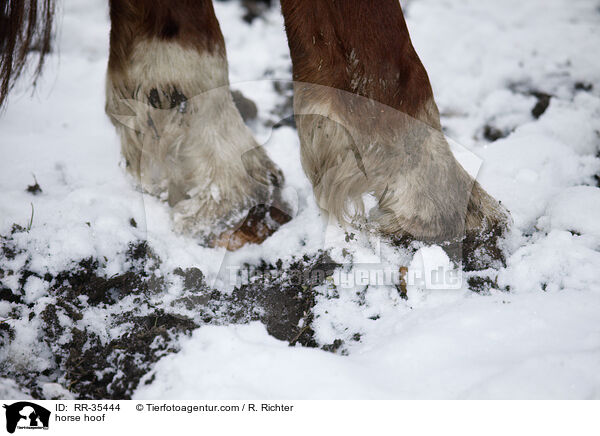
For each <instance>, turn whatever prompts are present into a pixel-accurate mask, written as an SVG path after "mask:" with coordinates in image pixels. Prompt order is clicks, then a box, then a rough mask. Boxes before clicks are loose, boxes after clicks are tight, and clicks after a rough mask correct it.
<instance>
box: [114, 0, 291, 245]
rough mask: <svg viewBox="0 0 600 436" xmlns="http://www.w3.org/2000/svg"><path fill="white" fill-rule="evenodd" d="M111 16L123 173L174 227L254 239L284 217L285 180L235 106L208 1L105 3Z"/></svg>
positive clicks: (213, 241) (223, 241)
mask: <svg viewBox="0 0 600 436" xmlns="http://www.w3.org/2000/svg"><path fill="white" fill-rule="evenodd" d="M110 16H111V36H110V58H109V65H108V76H107V103H106V112H107V114H108V115H109V116H110V117H111V120H112V121H113V124H114V125H115V126H116V128H117V131H118V132H119V135H120V137H121V145H122V153H123V156H124V157H125V160H126V164H127V168H128V171H129V172H130V173H131V174H132V175H133V176H134V177H135V178H136V179H137V181H138V182H139V183H140V184H141V186H142V187H143V188H144V189H145V190H146V191H147V192H150V193H152V194H155V195H159V196H163V197H165V198H166V199H168V202H169V204H170V205H171V207H172V216H173V222H174V226H175V229H176V230H178V231H180V232H182V233H184V234H188V235H192V236H196V237H200V238H202V239H203V240H204V241H205V242H206V243H207V244H209V245H212V246H215V245H218V246H221V245H224V246H229V248H231V249H235V248H238V247H239V246H241V245H243V244H244V243H246V242H261V241H262V240H263V239H264V238H266V237H267V236H268V235H269V234H270V233H271V232H272V231H274V229H275V228H276V227H277V225H278V224H279V223H281V222H284V221H285V220H286V219H287V217H286V216H285V214H283V213H281V212H280V211H278V210H276V209H277V207H278V208H281V207H282V206H281V205H277V204H276V203H277V202H278V198H277V192H278V187H280V186H281V184H282V183H283V176H282V174H281V171H280V170H279V169H278V168H277V167H276V165H275V164H274V163H273V162H272V161H271V160H270V159H269V158H268V157H267V155H266V153H265V152H264V150H263V149H262V148H261V147H259V145H258V144H257V143H256V142H255V140H254V138H253V137H252V134H251V133H250V131H249V129H248V128H247V127H246V126H245V125H244V123H243V120H242V118H241V116H240V114H239V112H238V110H237V108H236V107H235V105H234V103H233V100H232V97H231V93H230V91H229V87H228V86H229V82H228V67H227V59H226V53H225V44H224V40H223V35H222V34H221V30H220V28H219V23H218V21H217V18H216V17H215V14H214V10H213V6H212V3H211V1H210V0H197V1H187V0H171V1H168V2H155V1H150V0H112V1H111V2H110ZM272 218H273V219H272ZM242 223H244V224H243V225H242Z"/></svg>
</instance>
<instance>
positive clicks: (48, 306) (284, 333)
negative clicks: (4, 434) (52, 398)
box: [0, 226, 341, 399]
mask: <svg viewBox="0 0 600 436" xmlns="http://www.w3.org/2000/svg"><path fill="white" fill-rule="evenodd" d="M25 231H26V230H25V229H23V228H22V227H18V226H15V227H14V228H13V231H12V233H11V234H10V235H8V236H0V249H1V251H0V301H5V302H9V303H12V304H13V310H12V313H11V317H10V319H8V320H4V321H3V322H0V344H1V345H2V346H3V347H6V346H9V345H10V344H11V342H13V341H14V340H15V328H16V327H15V320H18V319H27V320H28V321H29V323H30V324H31V325H38V328H37V334H38V337H39V340H40V341H43V343H45V345H46V346H47V349H48V350H50V352H51V354H52V356H53V359H54V362H52V363H53V366H52V367H50V368H48V369H46V370H44V371H36V370H23V369H22V368H20V369H19V370H17V369H16V366H15V364H14V362H10V361H4V362H0V376H5V377H10V378H12V379H16V381H17V383H18V384H19V385H20V386H21V387H22V389H24V390H25V391H27V392H29V393H30V394H31V395H33V396H34V397H36V398H43V393H42V388H41V384H42V383H44V382H55V383H59V384H61V385H62V386H64V387H65V388H66V389H68V390H69V391H70V392H71V393H73V394H74V395H75V396H76V397H77V398H81V399H99V398H106V399H124V398H130V396H131V394H132V393H133V391H134V390H135V388H136V386H137V385H138V383H139V381H140V379H141V377H142V376H143V375H144V374H146V373H147V372H148V371H149V370H150V369H151V366H152V364H153V363H155V362H156V361H157V360H158V359H160V358H161V357H163V356H164V355H165V354H167V353H172V352H176V351H177V350H178V348H177V344H178V338H179V337H180V335H187V334H190V332H191V331H192V330H194V329H195V328H198V327H200V326H202V325H204V324H217V325H222V324H232V323H247V322H250V321H261V322H263V323H264V324H265V326H266V328H267V331H268V332H269V333H270V334H271V335H273V336H274V337H276V338H278V339H281V340H285V341H288V342H289V343H290V344H292V345H293V344H301V345H303V346H308V347H316V346H318V344H317V343H316V341H315V340H314V331H313V330H312V327H311V323H312V321H313V315H312V308H313V307H314V304H315V291H314V288H315V287H316V286H319V285H321V284H323V283H324V281H325V280H326V278H327V277H328V276H330V275H331V274H332V272H333V270H334V269H335V268H336V266H337V265H336V264H334V263H333V262H332V261H331V259H330V258H329V257H328V256H327V254H326V253H323V252H319V253H315V254H314V255H311V256H304V257H302V258H300V259H295V260H293V261H292V262H288V263H284V262H283V261H281V260H280V261H278V262H276V264H274V265H271V264H266V263H262V264H260V265H259V266H249V265H246V267H245V268H242V270H243V271H245V273H246V274H247V278H248V280H246V281H244V283H242V284H241V285H239V286H238V287H236V288H235V289H234V290H233V292H231V293H222V292H220V291H218V290H215V289H211V288H209V287H208V286H207V284H206V282H205V278H204V275H203V274H202V272H201V271H200V270H199V269H197V268H189V269H185V270H183V269H180V268H178V269H175V270H174V271H172V272H171V275H170V276H164V275H163V274H162V273H161V272H160V265H161V261H160V259H159V258H158V257H157V256H156V255H155V254H154V253H153V251H152V250H151V248H150V247H149V246H148V244H147V243H146V242H144V241H140V242H138V243H136V244H131V245H130V246H129V247H128V249H127V251H126V253H124V254H125V256H126V263H127V264H128V265H129V267H128V268H127V269H126V270H125V271H124V272H123V273H121V274H118V275H115V276H111V277H106V276H104V275H103V273H102V267H103V261H102V260H100V259H95V258H87V259H82V260H81V261H79V262H77V263H75V264H74V266H73V268H71V269H69V270H66V271H61V272H59V273H57V274H44V275H43V276H42V277H41V276H40V275H39V274H37V273H34V272H32V271H30V270H29V267H30V265H29V260H28V259H25V261H24V262H23V264H22V267H21V268H19V270H18V271H13V270H9V269H6V268H4V267H3V266H4V265H6V264H7V263H8V262H9V260H11V259H15V258H16V257H17V256H24V257H27V254H26V252H25V251H24V250H21V249H19V248H18V247H17V246H16V244H15V243H14V240H13V236H14V235H15V233H21V232H25ZM2 268H4V269H2ZM31 276H35V277H37V278H39V279H41V280H43V281H44V282H45V283H46V284H47V287H48V289H47V297H49V298H47V300H48V302H47V303H45V304H43V303H39V302H38V303H36V305H34V304H26V303H25V290H24V285H25V283H26V282H27V280H28V278H29V277H31ZM14 277H17V278H18V280H17V283H19V286H18V287H17V288H16V289H11V288H10V287H9V286H8V285H5V282H6V283H9V282H10V283H14V280H13V281H12V282H11V281H10V280H9V278H14ZM174 277H178V278H180V280H181V283H182V285H183V292H182V294H181V297H180V298H177V299H176V300H174V301H172V303H171V304H170V305H168V306H167V305H162V306H161V305H159V304H153V303H151V302H152V301H155V300H153V298H152V297H153V296H156V295H160V293H163V292H166V288H167V286H168V285H169V283H168V280H169V279H172V278H174ZM34 306H35V307H34ZM178 309H185V310H187V311H193V313H195V314H197V316H194V317H193V319H192V317H188V316H184V315H181V312H182V311H181V310H178ZM90 313H95V314H98V313H102V314H103V316H104V318H105V326H104V331H98V329H97V327H96V326H92V325H89V324H86V323H85V322H83V321H82V320H83V319H84V317H86V315H89V314H90ZM340 346H341V343H337V344H336V343H334V344H330V345H325V346H323V347H322V348H323V349H327V350H330V351H336V350H337V349H339V347H340ZM9 360H10V359H9Z"/></svg>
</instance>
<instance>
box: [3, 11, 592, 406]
mask: <svg viewBox="0 0 600 436" xmlns="http://www.w3.org/2000/svg"><path fill="white" fill-rule="evenodd" d="M402 3H403V5H404V7H405V16H406V19H407V23H408V26H409V29H410V32H411V36H412V40H413V44H414V45H415V48H416V50H417V52H418V53H419V55H420V57H421V59H422V61H423V63H424V65H425V67H426V68H427V71H428V73H429V76H430V79H431V81H432V85H433V88H434V93H435V96H436V101H437V103H438V106H439V108H440V112H441V114H442V124H443V126H444V129H445V133H446V134H447V135H448V137H449V138H450V139H451V140H453V143H455V144H456V146H455V147H453V150H454V151H455V152H456V154H457V156H458V158H459V160H460V161H461V162H464V163H465V166H467V165H469V162H471V163H474V166H473V168H475V169H477V168H479V172H478V174H477V179H478V180H479V182H480V183H481V184H482V185H483V187H484V188H485V189H486V190H487V191H488V192H489V193H490V194H492V195H493V196H494V197H495V198H497V199H498V200H500V201H501V202H502V204H504V205H505V206H506V207H507V208H508V210H510V212H511V216H512V219H513V221H514V223H513V226H512V230H511V232H510V233H509V234H508V235H507V236H506V238H505V240H504V246H505V248H506V252H507V265H506V267H503V268H500V269H498V270H497V271H493V272H492V275H493V277H494V279H495V286H494V287H492V288H491V289H490V290H489V291H487V292H483V293H476V292H473V290H471V289H469V286H468V284H467V281H466V279H465V277H464V275H463V274H462V273H461V272H460V271H458V270H457V269H456V266H455V265H454V264H453V263H452V261H451V260H450V259H449V258H448V257H447V255H446V254H445V252H444V251H443V250H442V249H441V248H440V247H437V246H429V247H427V246H424V247H421V248H420V249H418V250H417V251H416V252H415V251H408V250H403V249H401V248H395V247H391V246H389V245H388V244H386V243H385V242H382V241H374V240H372V238H371V237H369V236H366V235H362V236H360V235H359V236H358V237H357V238H358V239H356V240H354V241H352V240H350V241H349V240H348V238H347V233H346V232H345V231H344V230H343V229H341V228H339V227H338V226H337V225H336V224H335V223H328V222H326V221H324V218H323V217H322V216H321V215H322V214H321V212H320V210H319V208H318V207H317V205H316V203H315V201H314V199H313V197H312V188H311V186H310V183H309V182H308V180H307V179H306V177H305V175H304V173H303V171H302V168H301V166H300V160H299V141H298V138H297V135H296V132H295V130H294V128H293V127H291V126H289V125H287V124H285V123H284V124H283V125H282V126H277V127H276V128H274V127H273V125H274V124H276V123H277V122H279V121H280V120H281V119H282V118H285V117H287V116H290V115H291V113H290V111H289V106H285V102H286V98H287V97H288V94H289V91H288V90H286V89H284V90H283V91H281V90H278V89H277V87H276V86H274V82H273V81H275V80H276V81H278V83H280V84H283V86H284V88H285V86H286V84H289V81H290V80H291V72H290V68H291V62H290V59H289V54H288V48H287V42H286V39H285V33H284V30H283V19H282V17H281V14H280V12H279V11H278V6H275V7H274V8H273V9H272V10H269V11H267V12H266V13H265V15H264V16H263V17H261V18H258V19H256V20H254V21H253V22H252V23H251V24H248V23H246V22H245V21H243V20H242V16H243V13H244V12H243V10H242V6H241V5H240V3H239V2H237V1H233V2H223V3H221V2H215V9H216V13H217V16H218V18H219V20H220V24H221V28H222V30H223V34H224V36H225V40H226V45H227V53H228V60H229V66H230V81H231V83H232V88H234V89H238V90H241V91H242V92H243V93H244V95H245V96H246V97H248V98H250V99H251V100H253V101H254V102H255V103H256V105H257V107H258V118H257V119H256V120H254V121H251V122H250V124H249V125H250V127H251V128H252V130H253V131H254V133H255V136H256V138H257V140H258V141H259V143H261V144H264V146H265V148H266V150H267V151H268V153H269V155H270V156H271V157H272V159H273V160H274V161H275V162H276V163H277V164H278V165H279V166H280V168H282V169H283V172H284V175H285V178H286V188H285V190H284V196H285V198H286V199H287V200H288V201H289V202H290V203H291V204H292V206H293V209H294V211H295V212H294V217H293V219H292V221H290V222H289V223H287V224H285V225H284V226H283V227H282V228H281V229H279V230H278V231H277V232H276V233H275V234H274V235H273V236H272V237H270V238H269V239H267V240H266V241H265V242H264V243H263V244H262V245H260V246H246V247H244V248H242V249H241V250H239V251H237V252H235V253H228V252H225V251H224V250H219V249H210V248H206V247H202V246H200V245H199V244H198V242H197V241H194V240H193V239H190V238H186V237H184V236H180V235H177V234H174V233H173V231H172V229H171V223H170V218H169V210H168V206H167V205H166V204H165V203H163V202H161V201H160V200H159V199H156V198H154V197H151V196H147V195H144V194H142V193H141V192H139V190H137V189H136V187H135V184H134V183H133V181H132V180H131V179H130V178H129V176H127V175H126V173H125V170H124V165H123V162H122V159H121V156H120V144H119V140H118V138H117V135H116V133H115V131H114V128H113V126H112V125H111V124H110V122H109V120H108V118H107V117H106V115H105V114H104V77H105V72H106V63H107V57H108V31H109V28H110V23H109V20H108V15H107V12H108V6H107V2H106V1H105V0H67V1H65V2H63V3H62V8H61V10H60V17H61V18H60V19H59V20H58V21H59V23H58V24H59V34H58V40H57V43H56V44H55V51H54V52H53V53H52V54H51V55H50V56H49V58H48V61H47V66H46V69H45V72H44V75H43V76H42V78H41V79H40V80H39V83H38V86H37V87H36V89H35V91H33V92H32V90H31V89H30V88H29V87H28V86H27V83H25V82H24V81H22V82H20V83H19V84H18V85H17V87H16V89H15V92H14V93H13V94H12V95H11V97H10V99H9V101H8V106H7V109H6V111H5V112H4V113H2V114H1V115H0V156H1V160H0V162H1V163H0V165H1V169H2V171H0V186H2V190H1V191H0V235H8V234H10V233H11V229H13V225H14V224H18V225H20V226H21V227H22V228H24V229H26V230H25V231H19V232H16V233H14V234H13V235H12V239H13V241H14V244H15V246H17V247H20V248H21V249H22V250H23V251H22V252H20V253H18V254H17V255H16V256H14V257H12V258H10V259H9V258H7V257H5V258H0V261H1V263H0V267H1V268H2V269H3V270H5V271H8V270H14V271H17V270H19V269H22V268H23V267H24V265H25V264H26V265H27V269H28V270H30V271H32V272H34V273H35V274H33V275H30V276H28V277H25V279H24V282H23V283H19V277H18V276H16V275H12V276H9V275H0V285H1V286H0V288H5V289H10V290H12V291H13V292H15V293H16V292H17V289H21V291H19V292H22V295H21V296H20V298H21V299H22V302H21V303H16V302H12V301H9V300H6V301H0V324H6V325H9V326H10V328H11V329H12V332H13V333H14V337H13V338H11V340H10V341H9V340H7V337H8V336H5V337H4V343H3V346H2V348H1V349H0V369H1V374H0V375H1V376H2V377H3V378H0V396H3V397H11V398H16V397H23V398H24V397H27V396H28V395H31V392H34V393H37V394H36V395H38V396H44V397H46V398H72V397H74V396H77V393H72V392H69V390H68V389H69V387H68V386H67V383H66V382H65V380H64V379H62V378H61V376H60V375H58V376H55V377H54V378H52V377H51V376H50V375H49V374H55V375H56V374H57V372H56V371H57V367H56V363H55V361H54V359H53V354H52V353H53V351H52V347H50V346H49V345H47V342H44V341H42V340H41V338H42V337H43V335H44V334H45V333H46V332H45V331H44V328H43V324H42V321H40V317H39V316H38V315H40V314H41V313H42V312H43V311H44V310H45V309H46V308H47V306H48V305H52V304H54V302H55V301H54V300H53V298H54V297H52V296H51V295H49V294H48V288H49V283H48V282H47V281H46V280H44V279H43V277H44V275H45V274H51V275H55V274H57V273H59V272H61V271H64V270H69V269H70V268H73V265H74V264H76V263H77V262H79V261H81V260H82V259H86V258H90V257H94V258H97V259H103V260H104V261H103V262H102V263H101V265H100V267H99V268H100V271H101V272H102V273H103V274H104V275H105V276H106V277H112V276H115V275H117V274H120V273H123V271H126V270H127V268H129V267H131V265H130V264H129V263H130V262H131V261H130V259H129V258H128V257H127V256H126V255H125V252H126V250H127V247H128V246H129V244H135V243H136V242H138V241H147V243H148V246H150V247H151V249H152V250H153V252H154V253H155V254H156V256H158V257H159V258H160V259H161V260H162V263H161V264H160V267H159V270H158V272H157V274H159V275H160V274H162V275H163V276H164V278H165V280H166V283H167V284H168V287H167V290H166V291H164V292H162V293H159V294H158V295H152V297H151V298H150V300H149V301H147V302H146V303H145V304H143V305H137V303H135V300H134V299H133V298H129V297H126V298H123V299H121V300H119V302H118V303H116V304H113V305H112V306H98V307H96V306H94V307H91V306H90V308H89V310H86V312H85V315H84V316H83V318H82V319H79V320H77V321H76V322H75V323H73V326H76V327H77V328H78V329H83V328H87V329H89V330H90V331H94V332H96V333H97V335H98V337H99V338H101V339H99V340H100V342H102V341H108V340H110V338H115V337H119V336H120V335H123V334H124V333H126V332H127V329H128V328H129V327H130V326H129V325H128V324H127V323H117V322H115V319H116V318H114V316H117V315H118V314H119V313H123V312H128V311H131V313H139V314H143V313H147V312H148V311H150V308H151V307H160V308H161V309H162V310H165V311H167V310H168V311H171V312H172V313H173V314H176V315H177V316H183V315H185V316H188V317H191V318H194V316H196V314H195V309H194V308H193V307H192V308H187V309H183V308H181V307H179V306H178V305H176V304H172V303H174V302H176V301H178V298H179V297H181V296H182V295H183V294H184V289H183V285H182V283H181V280H178V279H177V277H175V276H174V275H173V274H172V271H173V270H175V269H176V268H183V269H185V268H199V269H200V270H202V272H203V273H204V276H205V277H206V280H207V282H208V283H209V284H210V285H211V286H214V287H215V288H217V289H220V290H222V291H223V292H229V291H231V289H232V288H233V287H234V285H235V283H232V280H231V277H232V276H231V271H232V270H233V271H236V268H238V269H239V268H240V267H241V266H242V265H245V264H248V265H258V264H259V263H260V262H262V261H264V262H266V263H275V262H277V260H278V259H283V260H284V261H286V260H287V261H289V260H290V259H292V257H293V256H295V257H301V256H302V255H304V254H314V253H315V252H317V251H318V250H320V249H324V250H326V251H328V252H329V254H330V255H331V257H332V259H333V260H335V261H337V262H339V263H341V264H342V266H341V267H340V268H338V269H337V270H336V271H335V273H334V274H333V275H332V277H330V278H328V279H327V280H326V281H325V282H324V283H323V284H321V285H319V287H318V293H317V295H316V297H315V305H314V308H313V316H314V322H313V324H312V328H313V329H314V338H315V341H316V343H317V344H318V345H319V347H321V346H323V345H327V344H335V343H336V341H340V343H343V345H342V346H340V347H333V349H332V348H331V347H330V348H329V349H322V348H319V347H317V348H307V347H302V346H300V344H295V346H290V345H289V343H288V342H287V341H281V340H278V339H275V338H274V337H272V336H270V335H269V334H268V332H267V329H266V328H265V326H264V325H263V324H262V323H260V322H258V321H252V322H249V323H242V324H225V325H202V326H200V327H199V328H197V329H195V330H194V331H193V333H192V334H191V335H179V336H177V337H176V341H177V349H178V351H177V352H174V353H164V356H163V355H161V356H160V359H158V360H157V362H156V363H153V364H152V366H151V368H150V369H149V371H148V372H147V373H146V374H145V375H143V377H142V379H141V382H140V383H139V385H138V386H137V387H134V390H133V392H132V395H133V397H134V398H139V399H141V398H172V399H192V398H214V399H216V398H290V399H312V398H339V399H342V398H343V399H349V398H352V399H361V398H364V399H375V398H382V399H384V398H385V399H389V398H451V399H457V398H472V399H475V398H478V399H483V398H540V399H547V398H569V399H570V398H578V399H588V398H595V399H599V398H600V371H599V370H600V323H599V322H598V320H599V319H600V278H599V273H600V188H599V187H598V186H599V183H600V58H599V57H598V56H597V52H598V47H599V46H600V3H598V2H595V1H589V0H530V1H528V2H523V1H522V0H505V1H502V2H498V1H497V0H411V1H406V2H402ZM282 107H283V108H284V109H283V110H281V108H282ZM461 156H462V157H461ZM35 183H39V186H40V188H41V190H42V192H40V193H38V194H37V195H33V193H31V192H27V190H26V188H27V187H28V186H30V185H34V184H35ZM132 219H133V222H135V224H136V225H135V226H134V225H132ZM348 253H350V256H348ZM349 258H351V259H352V262H350V261H349V260H348V259H349ZM365 265H366V267H365ZM400 267H408V277H407V284H406V296H407V299H403V298H401V296H400V295H399V293H398V289H397V287H396V286H394V285H392V284H390V283H388V282H385V281H384V282H383V283H380V282H378V280H377V277H373V274H370V272H371V270H373V269H376V270H377V271H379V272H381V271H384V272H386V271H390V272H396V271H398V270H399V268H400ZM365 269H366V270H367V274H366V277H365V276H364V274H363V273H364V272H365ZM438 270H439V271H441V272H442V273H443V274H445V275H444V277H445V279H444V280H443V281H442V284H441V285H440V286H436V283H426V280H425V279H426V278H429V277H432V275H431V272H432V271H438ZM421 279H423V280H421ZM18 304H21V305H22V306H23V307H25V306H26V307H27V308H26V309H19V310H26V311H28V312H18V311H17V309H16V307H17V305H18ZM15 313H20V314H21V315H20V317H15V315H14V314H15ZM25 313H27V314H32V315H31V318H25V315H24V314H25ZM57 319H58V322H59V323H61V325H63V326H68V325H70V323H72V321H71V320H69V319H68V317H66V315H65V314H64V313H62V312H61V313H60V314H59V315H58V318H57ZM200 324H201V323H200ZM299 327H302V325H299ZM69 338H70V336H69V335H66V336H65V335H62V336H60V337H59V338H58V339H57V341H69V340H70V339H69ZM154 345H155V344H154ZM150 346H151V344H148V347H150ZM332 351H333V352H332ZM24 371H33V372H37V373H42V374H45V375H46V377H47V379H41V380H42V381H41V382H40V383H41V386H38V389H37V390H33V391H30V390H29V389H31V386H25V385H23V383H22V382H21V380H20V379H19V374H20V373H22V372H24ZM15 380H16V381H17V382H19V383H20V384H18V383H16V382H15Z"/></svg>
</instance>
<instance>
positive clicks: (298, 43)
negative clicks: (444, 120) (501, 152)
mask: <svg viewBox="0 0 600 436" xmlns="http://www.w3.org/2000/svg"><path fill="white" fill-rule="evenodd" d="M281 5H282V11H283V14H284V18H285V26H286V31H287V35H288V42H289V46H290V52H291V57H292V62H293V74H294V80H295V87H294V93H295V94H294V112H295V114H296V122H297V126H298V133H299V135H300V141H301V147H302V164H303V167H304V170H305V172H306V173H307V175H308V177H309V178H310V180H311V181H312V183H313V187H314V192H315V196H316V198H317V201H318V202H319V204H320V206H321V207H322V208H323V209H325V210H327V211H329V212H330V213H332V214H334V215H335V216H336V217H337V218H338V219H339V220H340V221H342V222H352V223H354V224H356V225H359V226H361V225H366V226H368V227H370V228H375V229H377V230H378V231H379V232H381V233H382V234H384V235H388V236H391V237H393V238H405V237H408V238H415V239H421V240H427V241H438V242H442V241H457V240H460V239H461V238H462V237H463V236H465V234H466V235H467V236H469V235H480V234H481V235H483V234H489V233H490V232H491V233H494V234H496V233H497V231H496V229H498V228H499V227H503V226H504V224H505V222H506V221H507V214H506V212H505V211H504V209H503V208H502V207H501V206H500V205H499V204H498V202H497V201H496V200H494V199H493V198H492V197H491V196H489V195H488V194H487V193H486V192H485V191H484V190H483V189H482V188H481V186H480V185H479V184H478V183H477V182H475V181H474V180H473V179H472V178H471V177H470V176H469V175H468V174H467V173H466V172H465V171H464V169H463V168H462V167H461V166H460V164H459V163H458V162H457V161H456V160H455V158H454V156H453V155H452V153H451V152H450V148H449V146H448V143H447V142H446V139H445V138H444V135H443V134H442V131H441V126H440V119H439V113H438V109H437V106H436V104H435V102H434V99H433V92H432V89H431V85H430V83H429V79H428V76H427V73H426V71H425V68H424V67H423V65H422V64H421V62H420V60H419V58H418V56H417V54H416V53H415V50H414V48H413V46H412V44H411V41H410V37H409V34H408V29H407V27H406V23H405V21H404V17H403V14H402V10H401V8H400V4H399V2H398V0H360V1H358V0H357V1H335V2H333V1H327V2H323V1H318V0H282V1H281ZM369 196H371V198H374V202H375V207H373V208H371V209H370V211H367V209H368V207H367V205H366V203H368V201H367V202H365V201H364V200H365V199H366V198H367V197H369Z"/></svg>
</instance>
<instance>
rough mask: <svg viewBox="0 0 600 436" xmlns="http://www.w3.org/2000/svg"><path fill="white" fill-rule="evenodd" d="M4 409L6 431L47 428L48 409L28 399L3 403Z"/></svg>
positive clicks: (48, 419)
mask: <svg viewBox="0 0 600 436" xmlns="http://www.w3.org/2000/svg"><path fill="white" fill-rule="evenodd" d="M4 408H5V409H6V431H8V432H9V433H14V432H15V430H16V429H17V428H18V429H28V430H36V429H44V430H48V424H49V421H50V411H49V410H47V409H45V408H43V407H42V406H38V405H37V404H35V403H30V402H28V401H19V402H18V403H13V404H10V405H6V404H5V405H4Z"/></svg>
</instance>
